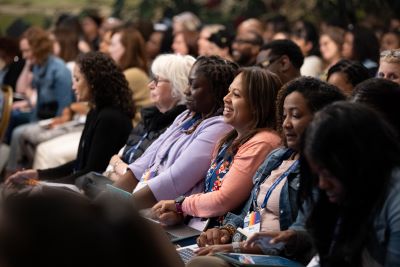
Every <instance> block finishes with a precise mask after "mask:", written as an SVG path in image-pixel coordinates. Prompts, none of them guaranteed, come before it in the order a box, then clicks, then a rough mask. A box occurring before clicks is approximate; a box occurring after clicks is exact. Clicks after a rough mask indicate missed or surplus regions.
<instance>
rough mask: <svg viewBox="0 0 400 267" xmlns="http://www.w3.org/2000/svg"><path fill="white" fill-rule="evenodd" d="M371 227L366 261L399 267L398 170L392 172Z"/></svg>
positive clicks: (399, 170) (399, 186)
mask: <svg viewBox="0 0 400 267" xmlns="http://www.w3.org/2000/svg"><path fill="white" fill-rule="evenodd" d="M372 225H373V231H370V233H369V236H368V239H367V244H366V251H364V252H367V254H369V260H368V261H371V258H372V259H373V260H374V261H375V263H377V265H380V266H385V267H389V266H390V267H394V266H400V168H397V169H395V170H394V171H393V172H392V179H391V181H390V184H389V185H388V193H387V197H386V200H385V202H384V203H383V205H382V206H381V207H379V209H378V210H377V211H376V214H375V216H374V219H373V223H372ZM366 258H367V259H368V257H365V255H364V260H365V259H366Z"/></svg>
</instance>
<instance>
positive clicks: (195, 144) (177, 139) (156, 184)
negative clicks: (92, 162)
mask: <svg viewBox="0 0 400 267" xmlns="http://www.w3.org/2000/svg"><path fill="white" fill-rule="evenodd" d="M237 68H238V66H237V65H236V64H234V63H232V62H229V61H226V60H223V59H222V58H220V57H215V56H212V57H199V58H198V59H197V60H196V62H195V63H194V65H193V66H192V68H191V71H190V73H189V86H188V87H187V89H186V90H185V92H184V94H185V96H186V101H187V107H188V110H186V111H184V112H183V113H182V114H180V115H179V116H178V117H177V118H176V119H175V121H174V122H173V123H172V125H171V126H170V127H169V128H168V129H167V130H166V131H165V132H164V133H163V134H162V135H161V136H160V137H159V138H158V139H157V140H156V141H155V142H154V143H152V144H151V146H150V147H148V148H147V150H146V151H145V152H144V154H143V155H142V156H141V157H140V158H138V159H137V160H136V161H134V162H132V163H131V164H130V165H129V166H128V171H127V172H126V173H125V174H124V175H123V176H122V177H121V178H120V179H119V180H118V181H116V183H115V185H116V186H117V187H119V188H121V189H124V190H126V191H129V192H132V190H135V191H134V194H133V199H134V201H135V204H136V205H137V206H139V207H140V208H150V207H152V206H153V205H154V204H156V203H157V201H159V200H162V199H174V198H176V197H178V196H180V195H190V194H193V193H197V192H200V191H202V179H203V178H204V176H205V174H206V172H207V168H208V166H209V164H210V160H211V156H212V152H213V148H214V146H215V144H216V142H217V141H218V140H219V139H220V138H221V137H222V136H223V135H224V134H226V133H227V132H229V131H230V130H231V129H232V128H231V127H230V126H229V125H227V124H226V123H224V121H223V118H222V116H221V113H222V106H223V97H224V96H225V95H226V93H227V91H228V87H229V84H230V83H231V82H232V80H233V78H234V75H235V73H236V71H237ZM156 75H157V73H156ZM158 76H159V77H158V78H160V77H161V73H160V74H158ZM162 78H164V77H162ZM152 84H153V85H154V82H152ZM162 84H163V85H165V83H164V82H160V81H159V82H158V85H162Z"/></svg>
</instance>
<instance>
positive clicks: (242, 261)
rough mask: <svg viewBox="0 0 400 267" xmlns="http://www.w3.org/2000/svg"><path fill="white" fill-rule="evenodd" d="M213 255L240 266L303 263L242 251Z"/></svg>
mask: <svg viewBox="0 0 400 267" xmlns="http://www.w3.org/2000/svg"><path fill="white" fill-rule="evenodd" d="M215 256H217V257H219V258H222V259H224V260H225V261H227V262H228V263H231V264H233V265H235V266H241V267H257V266H264V267H265V266H282V267H304V265H302V264H300V263H298V262H296V261H292V260H289V259H286V258H283V257H280V256H269V255H255V254H242V253H224V252H219V253H216V254H215Z"/></svg>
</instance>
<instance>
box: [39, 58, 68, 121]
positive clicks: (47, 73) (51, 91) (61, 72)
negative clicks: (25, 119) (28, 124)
mask: <svg viewBox="0 0 400 267" xmlns="http://www.w3.org/2000/svg"><path fill="white" fill-rule="evenodd" d="M32 73H33V80H32V87H33V88H35V89H36V90H37V103H36V107H35V108H34V112H33V118H32V120H33V121H35V120H38V119H47V118H52V117H54V116H59V115H61V113H62V110H63V109H64V108H65V107H67V106H68V105H69V104H70V103H71V102H72V100H73V98H74V95H73V92H72V79H71V72H70V71H69V70H68V68H67V66H66V65H65V64H64V62H63V61H62V60H61V59H60V58H57V57H55V56H49V58H48V59H47V61H46V62H45V63H44V64H43V65H34V66H33V68H32Z"/></svg>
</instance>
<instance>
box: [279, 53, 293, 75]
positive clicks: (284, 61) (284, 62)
mask: <svg viewBox="0 0 400 267" xmlns="http://www.w3.org/2000/svg"><path fill="white" fill-rule="evenodd" d="M279 64H280V65H281V70H282V72H286V71H287V70H288V69H289V68H290V64H291V63H290V59H289V57H288V56H286V55H283V56H282V58H281V59H280V63H279Z"/></svg>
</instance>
